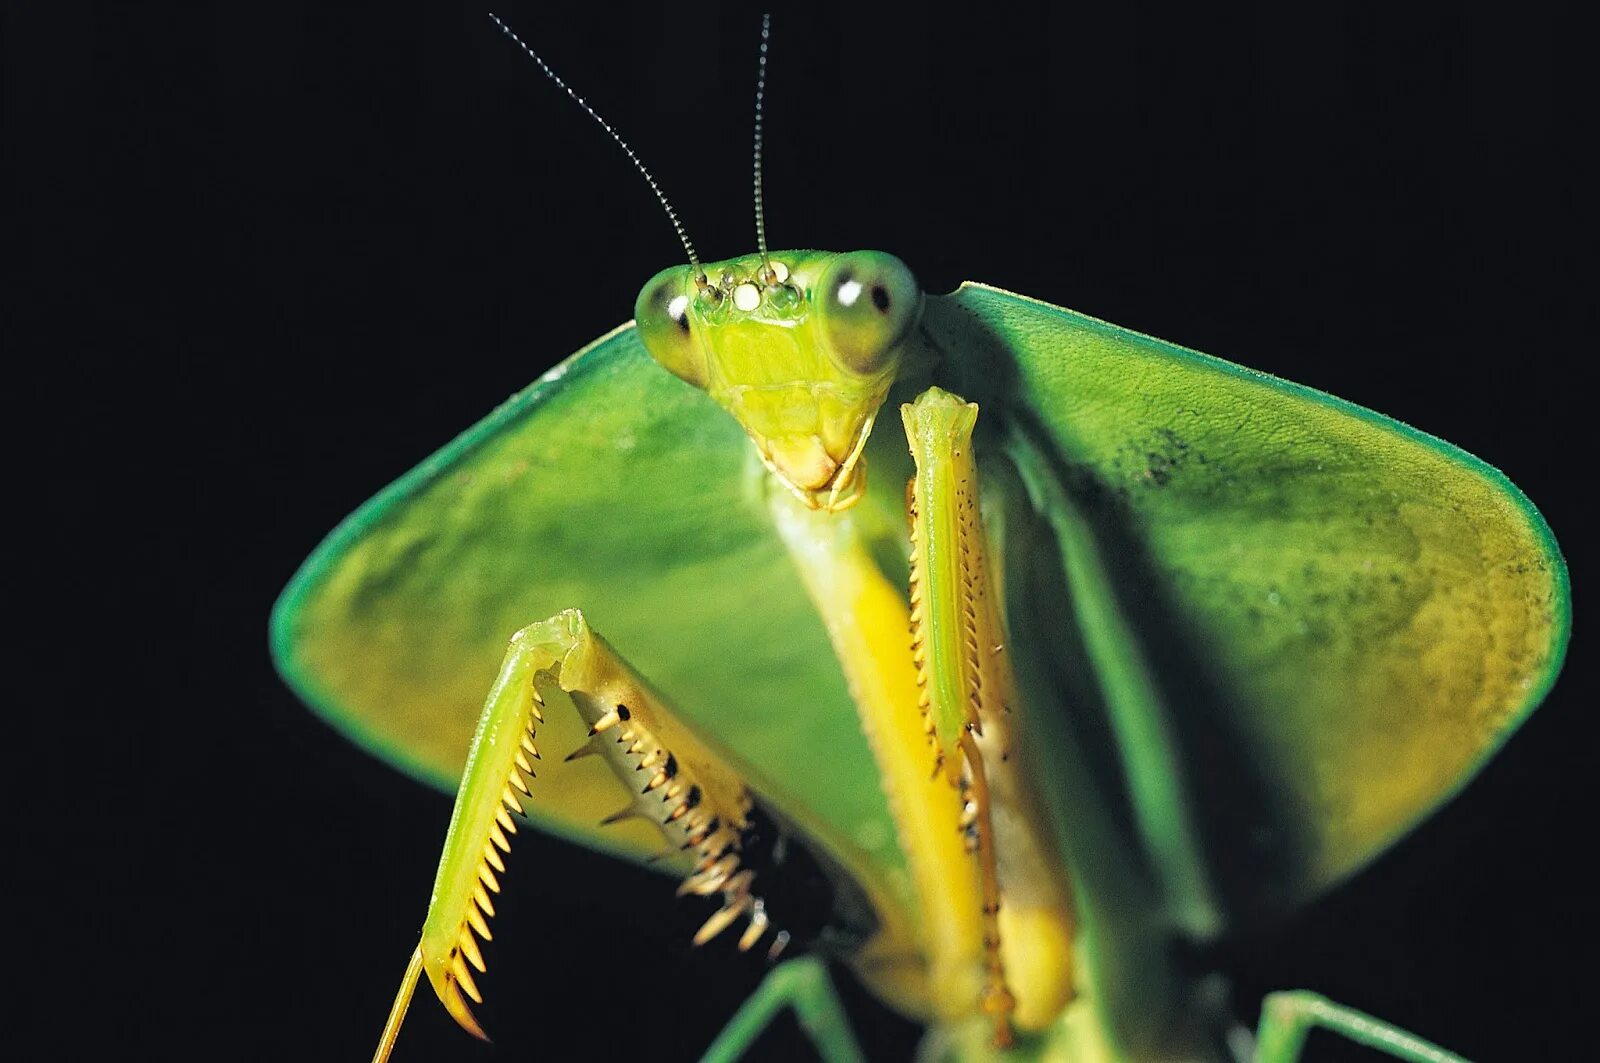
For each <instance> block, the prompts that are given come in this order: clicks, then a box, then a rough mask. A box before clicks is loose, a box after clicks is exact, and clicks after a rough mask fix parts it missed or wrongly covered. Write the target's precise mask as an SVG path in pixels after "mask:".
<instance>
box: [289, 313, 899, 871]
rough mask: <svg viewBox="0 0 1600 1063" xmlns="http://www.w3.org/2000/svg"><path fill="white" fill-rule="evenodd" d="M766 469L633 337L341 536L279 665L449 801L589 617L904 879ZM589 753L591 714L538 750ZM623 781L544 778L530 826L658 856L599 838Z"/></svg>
mask: <svg viewBox="0 0 1600 1063" xmlns="http://www.w3.org/2000/svg"><path fill="white" fill-rule="evenodd" d="M758 470H759V464H758V463H756V459H755V457H754V455H753V451H752V448H751V447H750V445H749V443H748V442H747V440H746V437H745V435H744V433H743V431H741V430H740V428H739V426H738V425H737V424H735V423H734V421H733V420H732V419H731V418H729V417H728V416H727V415H725V414H724V413H723V412H722V411H721V410H719V409H718V408H717V407H716V406H715V405H714V404H713V403H712V402H711V400H710V399H708V398H707V397H706V396H705V395H704V394H703V393H702V392H699V391H697V390H695V389H693V388H690V387H688V386H686V385H684V384H682V383H680V382H679V381H677V380H675V379H673V378H672V377H670V376H668V375H667V374H666V373H664V372H662V371H661V369H660V368H659V367H658V366H657V365H656V364H655V363H654V362H652V361H651V360H650V359H649V357H648V356H647V355H646V353H645V351H644V348H643V347H642V346H641V345H640V344H639V342H638V340H637V338H636V336H635V333H634V329H633V327H632V326H631V325H628V326H624V327H623V328H620V329H618V330H616V331H615V332H612V333H611V334H610V335H608V336H606V337H604V338H602V339H600V340H598V341H597V342H595V343H593V344H591V345H590V346H589V347H587V348H585V349H584V350H582V351H580V352H579V353H578V354H576V355H574V356H573V357H572V358H571V359H569V360H568V361H566V362H565V363H563V364H562V365H560V366H558V367H557V368H556V369H554V370H552V371H551V372H550V373H548V374H547V375H546V376H545V377H543V378H542V379H540V380H539V381H538V382H536V383H535V384H533V385H532V386H530V387H529V388H527V389H526V390H524V391H523V392H521V393H520V394H518V395H516V396H515V397H513V398H512V399H511V400H510V401H508V402H507V403H505V405H503V406H501V407H500V408H499V409H497V410H496V411H495V412H494V413H493V414H491V415H490V416H489V417H487V418H486V419H484V420H483V421H482V422H480V423H479V424H478V425H476V426H475V427H473V428H471V429H470V430H468V431H467V432H466V433H464V434H463V435H462V436H460V437H459V438H458V439H456V440H455V441H454V442H452V443H451V444H450V445H448V446H446V447H445V448H444V449H443V450H441V451H439V452H438V453H437V454H435V455H433V456H432V457H431V458H429V459H428V460H427V461H425V462H423V463H422V464H421V465H420V466H418V467H417V468H416V469H413V470H412V471H411V472H410V473H408V474H407V475H406V476H405V477H403V478H402V479H400V480H399V481H397V482H396V483H394V484H393V485H391V486H390V487H389V488H388V489H387V490H385V491H384V492H383V493H382V494H380V495H378V496H377V497H376V498H374V499H373V500H372V501H370V502H369V503H367V504H366V505H365V506H363V507H362V508H361V509H360V510H359V511H358V512H356V513H355V514H354V515H353V516H351V517H350V518H349V519H348V520H346V521H345V522H344V523H343V524H342V525H341V526H340V527H339V528H338V529H336V530H335V531H334V532H333V534H332V535H330V536H329V537H328V539H327V541H325V542H324V543H323V544H322V545H321V546H320V547H319V548H318V549H317V551H316V552H315V553H314V554H313V555H312V556H311V558H310V559H309V560H308V561H307V562H306V563H305V565H304V566H303V567H302V568H301V570H300V571H299V573H298V574H297V575H296V576H295V577H294V580H293V581H292V582H291V583H290V585H289V587H288V589H287V590H286V591H285V592H284V595H283V597H282V599H281V600H280V601H279V603H278V606H277V608H276V611H275V612H274V615H273V621H272V647H273V651H274V654H275V656H276V658H277V661H278V666H279V668H280V670H281V671H282V672H283V674H284V676H285V677H286V678H287V679H288V680H289V682H290V683H291V684H292V685H293V686H294V687H295V689H296V690H297V691H298V692H299V693H300V695H301V696H302V697H303V698H305V699H306V700H307V701H308V702H309V703H310V704H311V705H312V706H314V707H315V708H316V709H317V711H318V712H320V713H321V714H322V715H324V716H325V717H327V719H328V720H329V721H330V722H331V723H332V724H333V725H334V726H336V727H338V728H339V729H340V730H342V731H344V732H345V733H346V734H348V735H349V736H350V737H351V738H353V739H354V740H355V741H357V742H358V743H360V744H361V745H363V746H365V747H366V748H368V749H370V750H371V751H372V752H374V753H376V754H377V755H378V756H380V757H383V758H384V759H386V760H388V761H390V762H391V763H393V764H395V765H396V766H398V767H400V768H401V769H402V770H404V771H407V772H409V773H410V774H412V775H414V776H417V777H419V778H421V779H424V780H426V781H427V782H429V783H432V784H434V785H436V786H439V787H441V788H452V787H454V785H455V783H456V780H457V778H458V777H459V775H460V771H461V767H462V763H463V761H464V759H465V756H466V752H467V748H468V744H469V742H470V740H471V738H472V733H473V727H474V724H475V722H476V720H477V716H478V712H479V709H480V708H481V706H482V704H483V697H484V692H485V691H487V690H488V689H489V686H490V684H491V683H492V682H493V681H494V678H495V674H496V671H497V668H498V664H499V661H500V659H501V657H502V656H503V655H504V653H505V648H506V641H507V639H508V638H509V637H510V636H511V634H512V633H513V632H514V631H516V630H517V629H518V628H520V627H522V626H523V625H525V624H528V623H530V622H532V621H535V620H540V619H543V618H545V617H547V616H550V615H552V614H554V613H556V612H558V611H559V610H561V609H565V608H569V607H579V608H582V609H583V610H584V611H585V612H586V614H587V615H588V617H589V618H590V619H591V620H592V621H593V623H594V624H595V627H596V628H597V629H598V630H602V631H604V632H605V633H606V636H607V637H608V639H610V640H611V642H612V643H613V644H614V645H615V646H616V647H617V648H618V649H619V650H620V651H621V652H622V653H623V654H624V655H625V656H626V657H627V658H628V660H629V661H630V662H631V663H632V664H633V665H635V666H636V667H637V668H638V669H639V670H640V672H641V673H642V674H644V675H646V676H648V677H649V678H650V680H651V682H652V683H654V684H655V685H656V687H657V688H658V689H660V690H662V691H663V692H664V693H666V694H667V695H668V696H669V697H670V698H672V699H673V700H674V701H675V703H676V706H677V708H678V709H680V710H681V712H682V713H683V715H684V716H685V718H687V719H688V720H690V721H692V722H694V723H696V724H698V725H699V726H701V727H703V728H704V731H705V733H707V734H710V735H713V736H715V737H716V739H717V741H718V742H719V743H720V744H722V745H723V746H724V747H725V748H727V749H728V750H729V751H730V752H731V753H733V754H734V755H735V756H736V757H738V758H739V759H740V760H741V761H742V762H743V764H744V765H745V766H747V767H748V768H749V769H751V770H752V772H753V773H755V775H756V777H757V778H759V779H761V780H762V783H763V785H762V789H763V790H764V791H766V792H768V793H769V795H770V794H776V795H783V794H791V795H792V794H803V795H805V801H804V802H803V803H800V802H793V801H787V802H783V803H784V804H785V805H786V806H787V807H786V811H787V812H788V813H789V814H790V816H791V818H793V819H794V820H795V821H796V822H797V823H798V824H799V825H800V826H801V827H803V828H805V829H807V830H808V831H810V832H811V833H813V834H814V835H816V836H818V837H821V838H824V839H834V840H835V841H837V840H838V839H840V838H844V839H846V842H845V844H846V845H848V846H853V847H854V851H856V852H861V851H863V850H864V851H866V852H867V853H868V855H870V856H871V857H873V858H874V862H875V863H878V862H881V864H882V865H883V866H884V867H885V868H888V869H892V868H895V867H898V866H901V860H900V857H899V855H898V852H897V851H896V849H895V847H894V842H893V835H892V830H891V828H890V824H889V819H888V813H887V810H886V809H885V807H884V803H883V797H882V794H881V792H880V790H879V787H878V783H877V777H876V772H875V771H874V768H873V765H872V759H871V756H870V754H869V752H868V750H867V748H866V745H865V741H864V740H863V738H862V736H861V733H860V730H859V728H858V726H857V724H856V716H855V711H854V709H853V707H852V705H851V702H850V700H849V695H848V693H847V691H846V690H845V687H844V681H843V679H842V678H841V676H840V673H839V669H838V666H837V665H836V664H835V662H834V659H833V654H832V652H831V650H830V648H829V644H828V640H827V636H826V633H825V632H824V630H823V628H822V625H821V622H820V621H819V620H818V618H817V616H816V614H815V612H814V611H813V610H812V607H811V605H810V603H809V601H808V600H807V599H806V595H805V591H804V589H803V588H802V587H801V585H800V583H799V581H798V578H797V577H796V575H795V574H794V571H793V566H792V563H791V562H790V560H789V558H788V555H787V554H786V553H785V551H784V547H783V544H782V543H781V542H780V541H779V539H778V538H777V536H776V535H775V534H774V533H773V531H772V527H771V518H770V517H769V515H768V513H767V510H766V508H765V504H764V503H763V501H762V499H761V497H760V495H759V492H758V491H757V490H755V488H754V485H755V484H756V483H757V482H758ZM569 717H570V718H569ZM583 737H584V732H583V727H582V725H581V724H580V723H579V721H578V720H577V719H576V716H575V714H552V718H551V719H549V720H548V721H547V722H546V725H545V727H544V730H543V731H542V733H541V735H540V745H541V746H542V747H544V749H545V750H546V751H547V753H549V752H553V753H555V754H556V755H557V758H559V756H560V755H563V754H565V753H567V752H569V751H570V750H572V749H576V748H577V747H578V746H579V745H580V744H581V743H582V740H583ZM822 758H825V760H826V765H827V785H826V786H821V787H819V786H817V785H814V783H815V777H816V774H817V772H818V762H819V760H820V759H822ZM614 785H615V784H614V783H612V782H611V781H610V780H608V779H607V778H606V777H605V772H604V771H603V770H598V769H595V768H594V763H593V761H592V760H587V761H579V762H575V763H573V764H571V765H562V766H559V768H558V769H552V770H549V771H542V772H540V776H539V780H538V784H537V789H536V796H535V798H534V800H532V802H531V803H530V812H531V813H532V814H533V815H534V816H535V817H537V818H539V819H541V820H542V821H543V822H544V823H545V824H546V825H547V826H548V827H550V828H551V829H552V830H555V831H557V832H558V833H561V834H564V835H566V836H568V837H571V838H573V839H575V840H578V841H581V842H583V843H585V844H588V845H592V846H595V847H597V848H601V849H605V850H608V851H612V852H615V853H618V854H621V855H626V856H630V857H633V858H635V859H641V858H644V857H647V856H649V855H651V854H652V853H653V852H654V851H655V850H656V849H659V848H660V839H659V834H658V833H656V832H654V831H653V830H651V829H650V828H648V827H642V826H641V825H638V824H627V823H624V824H617V825H614V826H609V827H604V828H602V827H599V826H598V825H597V824H598V821H599V820H600V818H601V817H603V816H605V815H607V814H608V813H611V812H614V811H616V809H617V808H618V806H619V805H621V804H623V803H624V801H623V799H622V798H621V797H619V794H618V791H616V790H615V789H613V788H612V787H613V786H614ZM879 858H881V861H880V859H879Z"/></svg>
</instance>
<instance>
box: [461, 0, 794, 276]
mask: <svg viewBox="0 0 1600 1063" xmlns="http://www.w3.org/2000/svg"><path fill="white" fill-rule="evenodd" d="M489 17H490V18H491V19H493V20H494V24H495V25H496V26H499V27H500V29H501V32H503V33H504V34H505V35H506V36H507V37H510V38H511V39H512V40H513V41H515V42H516V43H517V47H519V48H521V49H522V50H523V51H524V52H527V53H528V58H530V59H532V60H533V61H534V62H535V63H538V64H539V69H540V70H543V71H544V72H545V74H546V75H548V76H549V78H550V80H551V81H554V82H555V83H556V85H557V87H559V88H560V89H561V90H562V91H563V92H565V93H566V94H567V95H568V96H571V97H572V99H573V100H574V102H576V103H577V105H578V106H579V107H582V108H583V109H584V111H586V112H587V113H588V115H589V117H590V118H593V119H594V120H595V121H596V122H599V123H600V128H601V129H604V130H605V131H606V132H607V133H609V134H610V135H611V139H612V140H615V141H616V142H617V146H618V147H620V148H622V150H623V151H625V152H626V153H627V155H628V159H629V161H631V162H632V163H633V165H634V166H636V167H638V170H639V173H641V174H642V175H644V179H645V182H646V183H647V184H649V185H650V191H652V192H654V193H655V194H656V198H657V199H659V200H660V201H661V209H662V210H664V211H666V212H667V220H668V221H670V222H672V229H673V231H674V232H676V233H677V234H678V240H679V241H680V242H681V243H682V244H683V250H684V253H685V254H687V255H688V256H689V265H691V266H693V267H694V274H695V281H696V282H697V283H698V284H699V285H700V286H701V287H702V288H703V287H705V286H706V283H707V281H706V271H705V269H704V268H703V267H702V266H701V265H700V256H699V255H697V254H695V253H694V244H692V243H690V242H689V234H688V233H687V232H685V231H684V228H683V223H682V222H680V221H679V220H678V214H677V212H676V211H674V210H673V209H672V204H671V203H668V202H667V196H666V193H665V192H663V191H661V186H660V185H658V184H656V179H655V178H654V177H652V176H651V175H650V171H649V170H648V169H646V168H645V165H644V163H643V162H641V161H640V160H639V156H637V155H635V154H634V153H633V149H632V148H630V147H629V146H628V142H627V141H626V140H623V139H622V136H621V134H619V133H618V132H617V131H616V130H615V129H612V128H611V126H610V124H608V123H607V122H606V120H605V119H604V118H601V117H600V116H599V115H598V114H596V113H595V109H594V108H593V107H590V106H589V103H588V101H587V100H585V99H584V98H583V97H582V96H579V95H578V94H577V93H576V92H574V91H572V86H570V85H568V84H567V83H566V82H565V81H562V80H561V76H560V75H559V74H557V73H556V72H555V71H554V70H551V69H550V64H549V63H547V62H545V61H544V60H543V59H542V58H540V56H539V53H538V52H536V51H534V50H533V49H532V48H530V47H528V44H527V42H526V41H524V40H523V39H522V38H521V37H518V36H517V33H516V31H515V30H513V29H512V28H511V27H510V26H508V25H506V24H505V23H504V22H502V21H501V20H500V16H499V15H497V14H495V13H494V12H493V11H491V12H489ZM762 36H763V37H765V36H766V31H765V29H763V30H762ZM761 50H762V52H763V53H765V52H766V45H765V44H763V45H762V46H761ZM761 62H762V65H763V67H764V66H765V65H766V57H765V54H763V56H762V60H761ZM757 99H758V100H759V99H760V97H759V96H758V97H757ZM757 129H758V130H759V129H760V126H759V125H757ZM757 135H758V136H759V132H758V134H757ZM759 158H760V156H759V155H758V156H757V159H758V162H757V166H758V167H759V165H760V163H759ZM758 180H759V177H758ZM759 194H760V193H759V192H758V193H757V196H758V199H757V202H758V203H759V202H760V200H759Z"/></svg>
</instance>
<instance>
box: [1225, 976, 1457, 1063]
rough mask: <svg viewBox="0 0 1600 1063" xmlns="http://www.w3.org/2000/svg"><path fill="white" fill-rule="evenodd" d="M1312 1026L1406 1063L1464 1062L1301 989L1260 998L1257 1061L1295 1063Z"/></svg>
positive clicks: (1366, 1016) (1394, 1028)
mask: <svg viewBox="0 0 1600 1063" xmlns="http://www.w3.org/2000/svg"><path fill="white" fill-rule="evenodd" d="M1317 1026H1320V1027H1322V1028H1323V1029H1324V1030H1332V1031H1333V1032H1334V1033H1337V1034H1340V1035H1341V1036H1343V1037H1347V1038H1349V1039H1350V1040H1352V1041H1354V1042H1356V1043H1357V1044H1359V1045H1365V1046H1367V1047H1368V1048H1375V1049H1377V1050H1378V1051H1380V1052H1384V1053H1386V1054H1388V1055H1390V1056H1393V1057H1394V1058H1395V1059H1403V1060H1407V1061H1409V1063H1466V1060H1465V1059H1463V1058H1462V1057H1460V1056H1458V1055H1456V1054H1455V1053H1454V1052H1447V1051H1445V1050H1444V1049H1442V1048H1440V1047H1439V1046H1438V1045H1435V1044H1431V1043H1429V1042H1427V1041H1424V1040H1423V1039H1422V1038H1420V1037H1417V1036H1416V1035H1415V1034H1410V1033H1407V1032H1406V1031H1404V1030H1402V1029H1400V1028H1398V1027H1396V1026H1391V1025H1390V1024H1389V1023H1386V1022H1384V1021H1382V1020H1381V1019H1375V1018H1373V1017H1372V1016H1371V1015H1367V1014H1364V1013H1362V1012H1359V1011H1357V1010H1355V1009H1354V1008H1347V1007H1345V1006H1344V1005H1343V1004H1335V1003H1334V1002H1333V1001H1331V1000H1329V999H1328V998H1327V997H1323V996H1318V995H1317V994H1316V993H1308V992H1306V991H1305V990H1292V991H1289V992H1285V993H1273V994H1271V995H1270V996H1268V997H1267V999H1266V1000H1265V1001H1263V1002H1262V1005H1261V1025H1260V1026H1259V1027H1258V1028H1257V1030H1256V1063H1296V1061H1297V1060H1298V1059H1299V1058H1300V1053H1301V1051H1302V1050H1303V1049H1304V1048H1305V1043H1306V1037H1307V1036H1309V1035H1310V1033H1311V1030H1312V1028H1313V1027H1317Z"/></svg>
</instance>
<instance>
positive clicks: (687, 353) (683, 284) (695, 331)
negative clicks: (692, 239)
mask: <svg viewBox="0 0 1600 1063" xmlns="http://www.w3.org/2000/svg"><path fill="white" fill-rule="evenodd" d="M696 290H697V289H696V286H695V283H694V274H693V271H692V270H691V269H690V268H689V267H686V266H674V267H672V268H671V269H665V270H662V271H661V272H660V273H657V274H656V275H655V276H654V277H652V278H650V282H649V283H648V284H646V285H645V286H644V288H643V289H641V290H640V292H639V298H638V300H637V301H636V302H635V303H634V304H633V317H634V320H635V321H637V322H638V324H639V338H640V339H641V340H642V341H644V349H645V350H647V351H649V352H650V357H652V358H654V359H655V360H656V361H657V362H658V363H660V365H661V367H662V368H663V369H665V370H666V371H667V372H669V373H671V374H672V375H673V376H675V377H677V378H678V379H680V380H683V381H685V382H687V383H690V384H693V385H694V386H695V387H697V388H704V387H705V386H706V355H705V348H704V347H703V346H702V345H701V343H700V336H699V330H700V324H699V322H698V321H696V320H695V317H694V313H693V310H692V304H693V302H694V297H695V292H696Z"/></svg>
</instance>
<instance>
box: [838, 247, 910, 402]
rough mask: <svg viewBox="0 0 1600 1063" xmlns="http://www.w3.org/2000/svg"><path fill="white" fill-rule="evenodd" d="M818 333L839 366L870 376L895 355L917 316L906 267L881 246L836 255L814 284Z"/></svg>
mask: <svg viewBox="0 0 1600 1063" xmlns="http://www.w3.org/2000/svg"><path fill="white" fill-rule="evenodd" d="M816 292H817V294H816V296H815V298H816V305H817V313H818V316H819V318H820V319H821V323H822V335H823V337H824V339H825V340H826V342H827V344H828V348H829V351H830V353H831V354H832V355H833V359H834V361H835V362H837V363H838V364H839V365H841V366H843V367H844V368H845V369H848V370H850V371H852V372H855V373H860V374H862V375H863V376H874V375H876V374H878V373H881V372H883V371H884V370H885V369H887V368H888V367H889V366H891V365H892V364H893V363H894V362H895V361H896V360H897V358H898V356H899V352H900V344H901V342H902V341H903V340H904V339H905V338H906V335H907V334H908V333H909V332H910V331H911V329H912V328H913V327H914V326H915V325H916V323H917V319H918V318H920V317H921V316H922V289H921V288H919V287H918V286H917V279H916V278H915V277H913V276H912V275H911V270H910V269H908V268H907V267H906V264H905V263H904V262H901V261H900V260H899V259H898V258H895V257H894V256H893V255H889V254H885V253H883V252H882V251H852V252H850V253H849V254H844V255H839V256H838V257H837V258H835V259H834V260H833V262H832V263H831V264H830V265H829V266H828V268H827V270H826V271H825V272H824V273H823V275H822V277H821V279H820V280H819V282H818V284H817V288H816Z"/></svg>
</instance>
